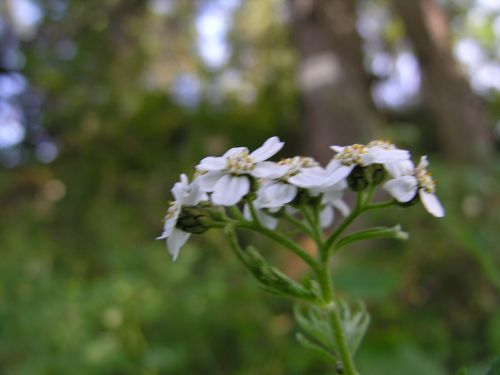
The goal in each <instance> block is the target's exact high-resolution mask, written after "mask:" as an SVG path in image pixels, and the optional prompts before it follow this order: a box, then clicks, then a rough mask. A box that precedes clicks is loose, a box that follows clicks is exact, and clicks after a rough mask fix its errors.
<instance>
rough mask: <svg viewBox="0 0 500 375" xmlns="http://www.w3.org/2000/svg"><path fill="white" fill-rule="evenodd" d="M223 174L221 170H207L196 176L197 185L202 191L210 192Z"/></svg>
mask: <svg viewBox="0 0 500 375" xmlns="http://www.w3.org/2000/svg"><path fill="white" fill-rule="evenodd" d="M223 176H225V173H224V172H222V171H214V172H208V173H205V174H204V175H201V176H199V177H197V178H196V181H197V183H198V185H199V186H200V190H201V191H204V192H212V191H214V186H215V184H217V182H218V181H219V180H220V179H221V178H222V177H223Z"/></svg>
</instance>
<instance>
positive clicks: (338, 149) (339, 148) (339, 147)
mask: <svg viewBox="0 0 500 375" xmlns="http://www.w3.org/2000/svg"><path fill="white" fill-rule="evenodd" d="M330 148H331V149H332V150H333V151H335V152H336V153H337V154H340V153H342V151H344V149H345V146H330Z"/></svg>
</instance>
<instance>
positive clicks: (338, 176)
mask: <svg viewBox="0 0 500 375" xmlns="http://www.w3.org/2000/svg"><path fill="white" fill-rule="evenodd" d="M353 169H354V165H341V166H340V167H338V168H337V169H335V170H331V171H327V176H326V179H325V182H324V183H323V186H324V187H329V186H333V185H335V184H336V183H338V182H340V181H342V180H343V179H344V178H346V177H347V176H349V174H351V172H352V170H353Z"/></svg>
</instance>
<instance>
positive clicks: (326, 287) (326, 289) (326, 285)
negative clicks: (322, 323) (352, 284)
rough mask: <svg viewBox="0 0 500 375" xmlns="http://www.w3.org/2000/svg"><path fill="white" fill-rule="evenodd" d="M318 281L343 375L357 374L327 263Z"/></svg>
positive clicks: (323, 266) (324, 264)
mask: <svg viewBox="0 0 500 375" xmlns="http://www.w3.org/2000/svg"><path fill="white" fill-rule="evenodd" d="M318 278H319V283H320V286H321V291H322V294H323V300H324V304H325V308H326V309H327V311H328V313H329V315H330V324H331V328H332V331H333V335H334V336H335V342H337V344H338V349H339V355H340V360H341V361H342V364H343V366H344V374H345V375H358V373H357V371H356V367H355V365H354V360H353V358H352V356H351V353H350V351H349V348H348V346H347V341H346V337H345V335H344V331H343V329H342V324H341V321H340V316H339V312H338V308H337V307H338V304H337V303H336V302H335V296H334V292H333V285H332V279H331V276H330V269H329V267H328V263H327V262H325V263H322V266H321V269H320V273H319V275H318Z"/></svg>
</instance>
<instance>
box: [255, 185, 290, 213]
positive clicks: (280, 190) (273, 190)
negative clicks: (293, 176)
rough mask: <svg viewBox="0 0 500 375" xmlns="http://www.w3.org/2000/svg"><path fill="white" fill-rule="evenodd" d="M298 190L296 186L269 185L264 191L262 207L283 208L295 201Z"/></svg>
mask: <svg viewBox="0 0 500 375" xmlns="http://www.w3.org/2000/svg"><path fill="white" fill-rule="evenodd" d="M297 190H298V189H297V187H296V186H293V185H290V184H285V183H282V182H278V183H275V184H271V185H268V186H266V187H265V188H264V189H263V190H262V196H263V201H262V207H267V208H276V207H283V206H284V205H285V204H287V203H290V202H291V201H293V200H294V198H295V196H296V195H297Z"/></svg>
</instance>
